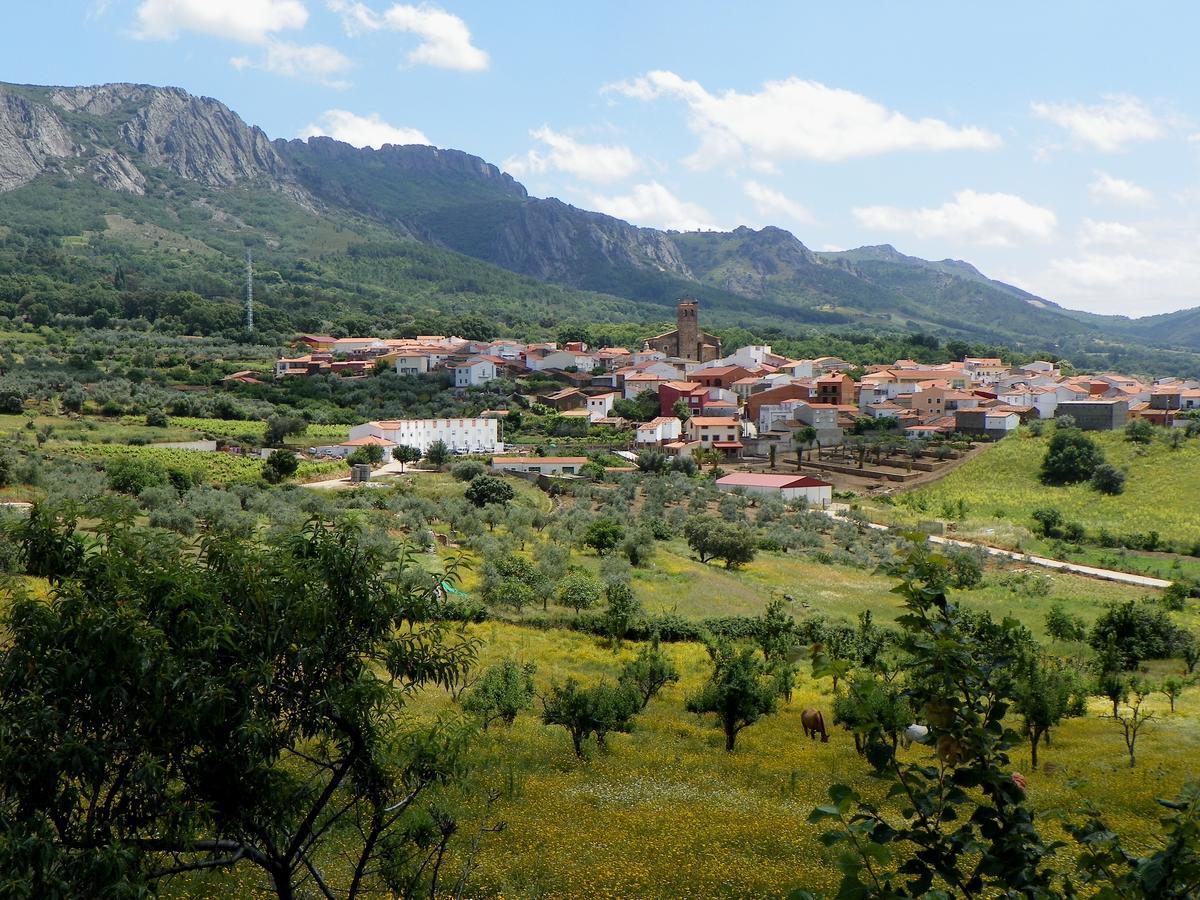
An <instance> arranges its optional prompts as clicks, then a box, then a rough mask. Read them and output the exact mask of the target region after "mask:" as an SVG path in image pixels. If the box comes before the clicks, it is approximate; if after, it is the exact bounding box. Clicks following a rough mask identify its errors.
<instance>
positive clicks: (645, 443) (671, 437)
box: [635, 416, 683, 447]
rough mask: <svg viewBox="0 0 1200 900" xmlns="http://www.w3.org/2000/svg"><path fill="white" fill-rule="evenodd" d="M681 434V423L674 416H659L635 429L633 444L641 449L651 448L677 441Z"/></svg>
mask: <svg viewBox="0 0 1200 900" xmlns="http://www.w3.org/2000/svg"><path fill="white" fill-rule="evenodd" d="M681 434H683V423H682V422H680V421H679V419H677V418H676V417H675V416H659V417H658V418H656V419H651V420H650V421H649V422H643V423H642V424H641V425H639V426H638V427H637V435H636V438H635V442H636V443H637V444H638V446H641V447H653V446H659V445H661V444H665V443H667V442H668V441H677V440H679V436H680V435H681Z"/></svg>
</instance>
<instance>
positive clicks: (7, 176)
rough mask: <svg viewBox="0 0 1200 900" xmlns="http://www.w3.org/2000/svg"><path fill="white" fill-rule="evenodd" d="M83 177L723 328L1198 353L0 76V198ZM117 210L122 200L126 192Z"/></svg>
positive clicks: (93, 93) (975, 277) (940, 286)
mask: <svg viewBox="0 0 1200 900" xmlns="http://www.w3.org/2000/svg"><path fill="white" fill-rule="evenodd" d="M64 179H65V181H64ZM172 179H174V181H172ZM83 180H87V181H89V182H92V183H94V184H95V185H98V186H100V187H102V188H103V189H105V190H108V191H112V192H113V193H114V195H120V196H126V197H133V198H145V199H146V200H147V201H149V200H151V199H153V200H154V201H155V202H156V203H157V204H158V207H156V208H159V207H161V208H162V209H165V210H167V211H168V212H170V210H171V209H172V208H174V207H173V205H174V206H178V204H179V203H181V202H182V200H181V195H182V194H183V193H187V192H186V191H183V192H181V191H180V190H179V184H190V185H194V186H196V187H197V188H199V189H203V190H204V191H207V192H208V194H206V195H205V196H203V197H194V196H193V197H190V198H189V199H188V200H187V203H188V204H190V211H189V215H190V214H193V213H194V210H195V209H196V207H197V206H199V207H201V208H203V209H205V210H207V211H208V212H209V213H211V214H212V215H214V216H222V217H224V219H225V220H226V221H236V222H238V223H239V225H238V227H239V229H241V230H242V231H243V232H247V233H252V232H254V231H255V230H256V229H257V230H259V231H262V232H264V236H263V239H264V240H266V241H267V243H268V245H271V246H276V247H289V246H290V247H294V248H295V249H296V251H297V252H299V251H300V250H304V251H305V252H306V253H310V252H312V253H319V252H326V250H327V248H326V250H323V249H322V248H323V247H325V245H323V244H322V245H319V246H318V245H312V244H311V241H312V240H314V239H315V237H314V236H313V235H309V237H306V238H304V239H300V237H298V236H296V235H292V237H293V238H294V239H292V240H289V239H288V236H287V235H282V234H276V233H273V232H272V229H271V227H270V225H271V224H272V223H271V222H270V221H269V220H268V219H264V218H261V217H260V218H259V219H258V220H256V221H257V223H258V224H256V223H255V221H254V220H244V219H243V218H242V216H243V213H244V212H245V210H240V211H237V210H233V209H222V206H223V205H224V206H229V205H230V204H232V202H233V201H232V199H230V198H233V197H234V196H235V195H236V192H233V191H231V189H239V190H242V191H243V192H244V190H245V189H247V188H250V187H252V188H253V189H254V190H255V191H266V192H269V193H270V194H271V195H272V196H275V197H278V198H281V199H282V200H284V201H286V202H288V203H292V204H299V205H300V207H301V208H302V209H303V210H304V211H305V216H306V217H307V221H306V225H309V226H311V228H310V230H314V229H316V224H315V223H317V222H320V221H323V220H329V221H330V222H331V223H332V222H335V221H336V223H337V224H336V225H332V226H331V227H334V228H335V229H341V230H342V231H343V232H344V231H345V229H346V228H347V227H350V228H351V230H353V231H354V232H355V233H356V234H359V235H360V237H359V238H358V239H359V240H365V239H366V237H365V235H366V234H367V233H368V232H370V233H371V234H373V235H374V234H375V231H372V229H375V230H376V231H377V230H379V229H382V230H383V232H384V233H386V234H389V235H391V236H392V238H393V239H400V240H410V241H411V240H416V241H419V242H422V243H423V244H426V245H429V246H432V247H437V248H442V249H443V250H447V251H453V252H456V253H459V254H464V255H466V256H468V257H472V258H474V259H475V260H480V261H482V262H484V263H487V264H490V265H492V266H498V267H501V268H503V269H507V270H509V271H511V272H515V273H519V274H521V275H527V276H532V277H533V278H536V279H539V280H541V281H544V282H551V283H557V284H562V285H566V286H570V287H571V288H576V289H585V290H588V291H593V292H600V293H603V294H607V295H611V296H613V297H617V298H624V299H626V300H629V301H633V302H635V303H642V304H648V305H650V306H652V307H654V308H656V309H659V310H663V309H664V308H666V307H669V306H670V305H671V304H673V303H674V300H675V299H676V298H677V297H678V296H680V295H683V294H691V295H694V296H697V297H699V298H700V299H701V300H702V301H703V302H704V303H705V307H706V309H708V310H710V311H711V313H712V314H714V315H716V316H717V317H718V318H720V317H722V316H724V320H725V321H732V320H739V321H750V320H754V321H780V322H788V321H791V322H796V323H815V324H831V325H840V326H845V327H857V326H864V327H867V326H869V327H872V328H876V329H878V328H886V329H892V330H920V331H928V332H932V333H935V334H941V335H943V336H945V337H953V338H961V339H974V340H987V341H994V342H999V343H1012V344H1017V345H1022V346H1027V345H1031V344H1033V343H1034V342H1036V343H1037V346H1038V347H1039V348H1042V349H1055V348H1057V347H1060V346H1062V342H1063V341H1064V340H1068V339H1069V340H1073V341H1076V342H1077V343H1078V342H1086V341H1094V342H1101V343H1102V342H1104V341H1109V342H1111V340H1113V339H1118V340H1136V341H1140V342H1144V343H1152V344H1157V345H1160V346H1162V345H1169V344H1176V345H1180V344H1182V345H1185V346H1187V347H1189V348H1200V327H1195V326H1194V325H1193V322H1194V320H1195V318H1196V316H1192V317H1190V318H1189V317H1187V316H1184V317H1183V318H1179V319H1175V320H1171V319H1170V318H1169V317H1168V318H1166V319H1164V320H1162V321H1151V320H1147V321H1146V322H1144V323H1139V322H1132V321H1130V320H1128V319H1123V318H1119V317H1100V316H1093V315H1090V314H1087V313H1079V312H1074V311H1071V310H1066V309H1063V308H1062V307H1060V306H1058V305H1057V304H1055V303H1053V302H1052V301H1050V300H1047V299H1044V298H1039V297H1035V296H1033V295H1031V294H1029V293H1027V292H1025V291H1023V290H1021V289H1019V288H1016V287H1013V286H1012V285H1008V284H1004V283H1002V282H998V281H994V280H992V279H990V278H988V277H987V276H985V275H984V274H983V273H981V272H979V271H978V270H977V269H976V268H975V267H974V266H972V265H970V264H969V263H967V262H963V261H961V260H948V259H947V260H941V261H928V260H922V259H918V258H916V257H911V256H906V255H904V254H902V253H900V252H899V251H897V250H896V249H895V248H893V247H891V246H888V245H883V246H873V247H861V248H858V249H856V250H849V251H845V252H839V253H817V252H813V251H812V250H810V249H809V248H808V247H806V246H805V245H804V244H803V243H802V242H801V241H800V240H799V239H797V238H796V237H795V236H794V235H792V234H791V233H790V232H787V231H785V230H783V229H780V228H773V227H767V228H762V229H759V230H754V229H750V228H746V227H741V228H737V229H735V230H734V231H732V232H726V233H717V232H694V233H684V234H681V233H677V232H666V231H660V230H657V229H653V228H639V227H636V226H634V225H631V224H629V223H628V222H624V221H622V220H620V219H617V218H614V217H612V216H607V215H603V214H601V213H596V212H591V211H588V210H583V209H579V208H576V207H574V206H571V205H569V204H566V203H563V202H561V201H560V200H557V199H553V198H551V199H541V198H537V197H531V196H529V194H528V192H527V191H526V190H525V188H524V187H523V186H522V185H520V184H519V183H518V182H516V181H515V180H514V179H513V178H512V177H511V176H510V175H508V174H506V173H504V172H503V171H501V170H500V169H499V168H498V167H496V166H495V165H492V164H491V163H488V162H486V161H484V160H483V159H480V158H479V157H477V156H472V155H470V154H468V153H465V152H462V151H459V150H446V149H440V148H435V147H426V146H386V147H383V148H381V149H378V150H373V149H369V148H368V149H356V148H354V147H351V146H349V145H347V144H344V143H340V142H338V141H334V140H331V139H329V138H323V137H315V138H310V139H308V140H305V141H301V140H275V141H271V140H269V139H268V137H267V136H266V135H265V134H264V133H263V132H262V130H261V129H259V128H256V127H253V126H251V125H248V124H246V123H245V122H244V121H242V119H241V118H240V117H238V115H237V114H236V113H234V112H233V111H232V110H230V109H229V108H228V107H227V106H225V105H224V104H223V103H221V102H219V101H217V100H213V99H210V98H204V97H196V96H193V95H191V94H189V93H187V92H186V91H183V90H180V89H178V88H161V87H154V86H148V85H135V84H109V85H101V86H96V87H39V86H30V85H5V84H0V204H2V198H3V197H4V192H13V191H19V190H20V189H22V188H23V187H24V186H33V185H45V184H51V185H60V186H61V185H64V184H71V183H80V182H81V181H83ZM60 189H61V188H60ZM237 196H240V195H237ZM223 197H224V198H226V200H228V202H225V200H222V198H223ZM95 202H97V203H100V202H101V201H99V200H97V201H95ZM239 202H242V201H239ZM113 205H114V209H115V208H116V206H118V205H121V204H118V203H117V201H116V199H115V197H114V200H113ZM268 205H269V204H268ZM127 206H128V205H127V204H125V205H124V206H122V208H127ZM171 214H172V215H177V214H181V212H180V211H177V212H176V213H171ZM313 217H315V219H313ZM284 218H287V219H288V221H293V220H292V219H291V218H290V217H288V216H285V217H284ZM353 222H358V223H360V224H359V225H352V223H353ZM168 224H169V223H168ZM276 230H278V229H276ZM266 232H272V233H271V234H269V235H267V234H266ZM314 235H315V230H314ZM377 237H378V235H375V237H372V238H370V239H371V240H376V239H377ZM306 242H307V243H306ZM310 245H311V246H310ZM343 249H346V247H345V245H343ZM1177 315H1183V314H1177ZM1197 315H1200V313H1198V314H1197ZM652 318H657V316H653V317H652ZM1160 318H1161V317H1160ZM1173 322H1180V323H1183V324H1184V325H1185V327H1181V328H1174V327H1172V326H1173Z"/></svg>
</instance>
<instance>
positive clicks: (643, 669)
mask: <svg viewBox="0 0 1200 900" xmlns="http://www.w3.org/2000/svg"><path fill="white" fill-rule="evenodd" d="M677 681H679V669H678V668H677V667H676V665H675V663H674V662H673V661H672V660H671V658H670V657H669V656H667V654H665V653H663V651H662V647H661V646H660V645H659V641H658V635H657V634H656V635H654V637H652V638H651V639H650V641H649V642H648V643H646V644H644V645H642V649H641V650H639V651H638V654H637V656H635V657H634V658H633V659H631V660H629V661H628V662H627V663H625V665H624V666H623V667H622V668H621V677H620V683H621V684H623V685H627V686H628V687H630V688H632V689H633V690H634V691H635V692H636V693H637V695H638V697H639V698H640V699H641V706H640V709H645V708H646V706H647V705H649V703H650V701H651V700H653V699H654V698H655V696H657V694H658V692H659V691H661V690H662V689H663V688H664V687H666V686H667V685H668V684H674V683H675V682H677Z"/></svg>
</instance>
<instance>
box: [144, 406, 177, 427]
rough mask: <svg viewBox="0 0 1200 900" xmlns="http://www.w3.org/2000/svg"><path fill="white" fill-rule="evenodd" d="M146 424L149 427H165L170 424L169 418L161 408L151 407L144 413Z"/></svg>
mask: <svg viewBox="0 0 1200 900" xmlns="http://www.w3.org/2000/svg"><path fill="white" fill-rule="evenodd" d="M146 424H147V425H148V426H149V427H151V428H166V427H167V426H168V425H170V424H171V420H170V419H168V418H167V414H166V413H165V412H164V411H163V410H161V409H152V410H150V411H149V412H147V413H146Z"/></svg>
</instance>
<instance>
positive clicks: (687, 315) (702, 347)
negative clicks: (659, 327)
mask: <svg viewBox="0 0 1200 900" xmlns="http://www.w3.org/2000/svg"><path fill="white" fill-rule="evenodd" d="M642 347H643V349H645V350H658V351H659V352H661V353H665V354H666V355H667V356H669V357H673V358H676V359H687V360H695V361H697V362H711V361H712V360H714V359H719V358H720V356H721V339H720V338H719V337H717V336H716V335H715V334H709V333H708V332H707V331H703V330H702V329H701V328H700V303H699V302H698V301H696V300H693V299H691V298H684V299H682V300H680V301H679V304H678V305H677V306H676V307H675V328H674V329H673V330H672V331H665V332H663V333H662V334H656V335H655V336H654V337H652V338H650V339H649V340H647V341H646V342H645V343H644V344H643V345H642Z"/></svg>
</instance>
